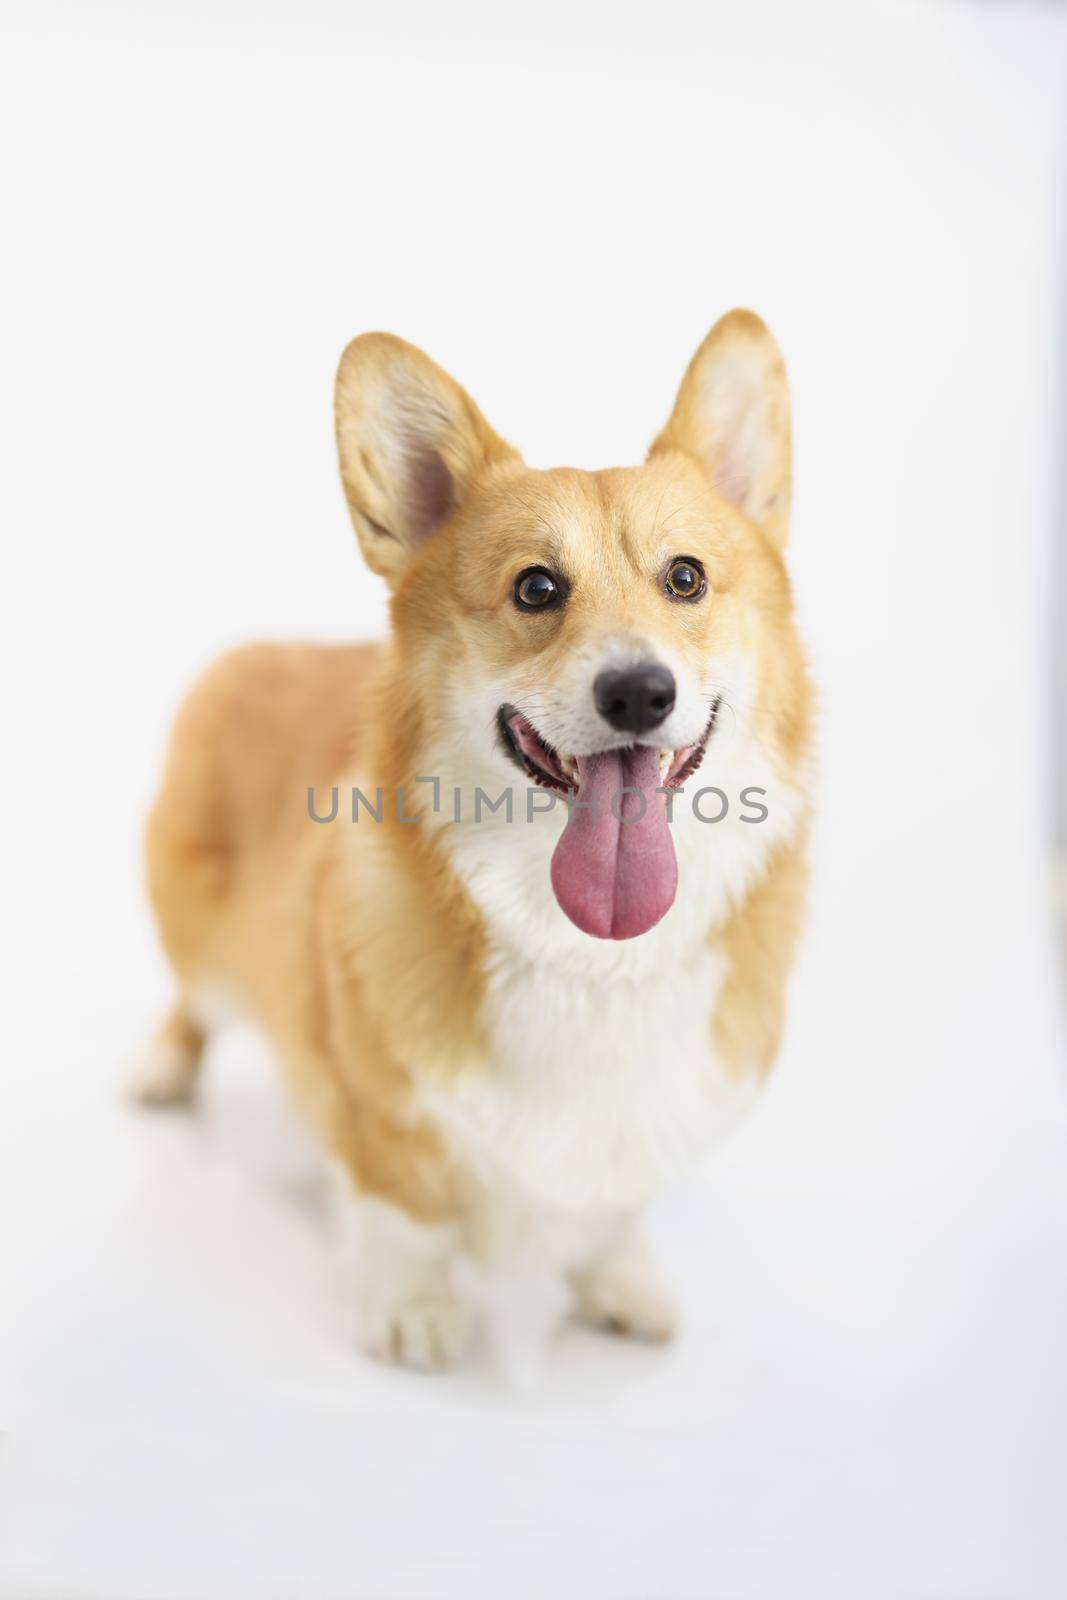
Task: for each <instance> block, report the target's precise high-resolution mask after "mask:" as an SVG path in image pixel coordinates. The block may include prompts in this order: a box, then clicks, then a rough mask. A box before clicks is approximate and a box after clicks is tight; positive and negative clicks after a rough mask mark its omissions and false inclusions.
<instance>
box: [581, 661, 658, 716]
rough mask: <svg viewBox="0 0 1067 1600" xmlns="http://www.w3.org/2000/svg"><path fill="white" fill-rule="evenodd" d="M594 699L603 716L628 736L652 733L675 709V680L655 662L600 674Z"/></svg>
mask: <svg viewBox="0 0 1067 1600" xmlns="http://www.w3.org/2000/svg"><path fill="white" fill-rule="evenodd" d="M593 699H594V700H595V701H596V708H597V710H598V711H599V712H600V715H601V716H602V717H603V718H604V719H605V720H606V721H607V722H610V723H611V726H612V727H613V728H618V729H619V731H620V732H626V733H637V734H641V733H649V732H650V731H651V729H653V728H658V727H659V725H660V723H661V722H662V721H663V719H664V717H668V716H670V714H671V712H672V711H673V710H674V677H673V675H672V674H671V673H670V672H668V671H667V668H666V667H661V666H660V665H659V664H658V663H657V662H655V661H645V662H642V663H641V665H640V666H636V667H624V668H622V669H621V670H620V671H608V672H601V673H600V674H598V676H597V679H596V681H595V683H594V684H593Z"/></svg>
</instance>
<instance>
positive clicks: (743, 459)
mask: <svg viewBox="0 0 1067 1600" xmlns="http://www.w3.org/2000/svg"><path fill="white" fill-rule="evenodd" d="M669 450H682V451H684V452H685V453H686V454H687V455H691V456H696V457H697V459H698V460H700V461H702V462H703V463H704V465H705V466H707V467H708V468H710V470H711V473H712V476H713V477H714V479H715V487H716V488H717V489H718V491H719V493H720V494H721V495H722V496H723V498H724V499H726V500H729V501H731V502H732V503H733V504H734V505H736V506H737V507H738V508H739V509H740V510H741V511H743V512H744V513H745V515H746V516H747V517H750V518H751V519H752V521H753V522H755V523H758V525H759V526H760V527H761V528H762V529H763V532H764V533H765V534H766V535H767V538H768V539H769V540H770V541H771V543H772V544H774V545H776V546H777V547H778V549H782V548H783V546H784V545H785V542H786V539H787V538H788V535H789V501H790V495H791V491H792V478H793V442H792V425H791V421H790V410H789V385H788V383H787V381H786V375H785V363H784V361H783V360H782V353H781V351H780V350H779V348H778V346H777V345H776V344H775V342H774V339H773V338H772V336H771V333H770V331H769V329H768V328H767V326H766V324H765V323H764V322H762V321H761V320H760V318H759V317H757V316H756V314H755V312H752V311H730V312H728V313H727V315H726V316H725V317H723V318H722V319H721V320H720V321H719V322H717V323H716V324H715V326H714V327H713V328H712V330H711V332H710V333H709V334H708V336H707V338H706V339H705V340H704V343H703V344H702V345H701V346H700V349H699V350H698V351H697V353H696V355H695V356H694V357H693V359H692V361H691V362H690V363H689V367H688V370H687V372H686V374H685V377H684V378H683V379H682V386H681V388H680V389H679V391H678V398H677V400H676V401H675V402H674V410H673V411H672V412H671V419H670V421H669V422H668V424H667V426H666V427H665V428H664V430H663V432H662V433H661V434H660V435H659V437H658V438H657V439H656V441H655V443H654V444H653V446H652V449H651V450H650V451H649V455H650V456H657V455H662V454H664V453H665V452H666V451H669Z"/></svg>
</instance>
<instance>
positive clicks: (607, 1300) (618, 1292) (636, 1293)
mask: <svg viewBox="0 0 1067 1600" xmlns="http://www.w3.org/2000/svg"><path fill="white" fill-rule="evenodd" d="M574 1287H575V1298H576V1305H577V1311H578V1315H579V1316H580V1317H581V1319H582V1321H583V1322H588V1323H591V1324H592V1326H593V1327H596V1328H602V1329H604V1330H605V1331H606V1332H609V1333H620V1334H625V1335H627V1336H628V1337H629V1338H631V1339H648V1340H652V1341H654V1342H655V1343H657V1344H661V1343H663V1342H665V1341H666V1340H667V1339H670V1338H671V1337H672V1336H673V1335H674V1333H675V1330H676V1329H677V1326H678V1316H677V1311H676V1309H675V1304H674V1299H673V1296H672V1295H671V1292H670V1290H669V1289H668V1287H667V1284H666V1282H665V1280H664V1278H663V1275H662V1273H661V1272H660V1269H659V1267H658V1266H657V1265H656V1263H655V1261H654V1260H653V1259H652V1256H651V1255H650V1254H649V1252H648V1249H647V1248H646V1246H645V1245H644V1244H643V1243H642V1242H641V1241H640V1240H634V1241H631V1242H630V1243H629V1244H627V1245H626V1246H625V1247H624V1248H622V1249H620V1250H619V1251H618V1252H616V1253H615V1254H613V1255H610V1256H608V1257H606V1258H605V1259H604V1260H603V1261H601V1262H599V1263H598V1264H597V1265H596V1266H595V1267H594V1268H592V1269H591V1270H590V1271H589V1272H587V1273H584V1274H583V1275H582V1276H581V1277H580V1278H579V1279H577V1280H576V1281H575V1286H574Z"/></svg>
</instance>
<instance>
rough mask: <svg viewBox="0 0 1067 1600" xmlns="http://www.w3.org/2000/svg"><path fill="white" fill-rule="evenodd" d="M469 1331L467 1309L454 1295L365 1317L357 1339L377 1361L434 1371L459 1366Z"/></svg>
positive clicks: (416, 1300) (415, 1301)
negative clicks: (458, 1362)
mask: <svg viewBox="0 0 1067 1600" xmlns="http://www.w3.org/2000/svg"><path fill="white" fill-rule="evenodd" d="M468 1331H469V1319H468V1316H467V1312H466V1309H465V1308H464V1306H463V1305H461V1304H460V1302H459V1301H458V1300H457V1299H456V1298H455V1297H454V1296H453V1295H450V1294H425V1295H421V1296H418V1297H416V1298H414V1299H411V1300H407V1301H405V1302H404V1303H403V1304H402V1305H397V1306H392V1307H391V1308H390V1309H389V1310H388V1311H379V1312H377V1313H375V1314H370V1315H367V1314H365V1315H364V1316H362V1317H361V1318H360V1319H359V1323H358V1325H357V1331H356V1337H357V1340H358V1342H359V1345H360V1348H361V1349H362V1350H363V1351H364V1353H365V1354H366V1355H369V1356H373V1357H374V1359H375V1360H376V1361H392V1362H395V1363H396V1364H397V1365H398V1366H402V1367H417V1368H419V1369H420V1370H421V1371H423V1372H433V1371H439V1370H440V1369H442V1368H444V1367H451V1366H454V1365H455V1364H456V1362H457V1361H458V1360H459V1358H460V1356H461V1355H462V1354H463V1350H464V1348H465V1346H466V1343H467V1334H468Z"/></svg>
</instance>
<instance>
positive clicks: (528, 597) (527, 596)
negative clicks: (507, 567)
mask: <svg viewBox="0 0 1067 1600" xmlns="http://www.w3.org/2000/svg"><path fill="white" fill-rule="evenodd" d="M559 597H560V587H559V584H558V582H557V581H556V579H555V578H554V577H553V576H552V574H551V573H550V572H546V571H545V569H544V567H528V568H527V569H526V571H525V572H520V573H519V575H518V577H517V578H516V579H515V604H516V605H517V606H518V607H519V609H520V611H544V610H545V609H546V608H547V607H548V606H554V605H555V604H556V602H557V601H558V600H559Z"/></svg>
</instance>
